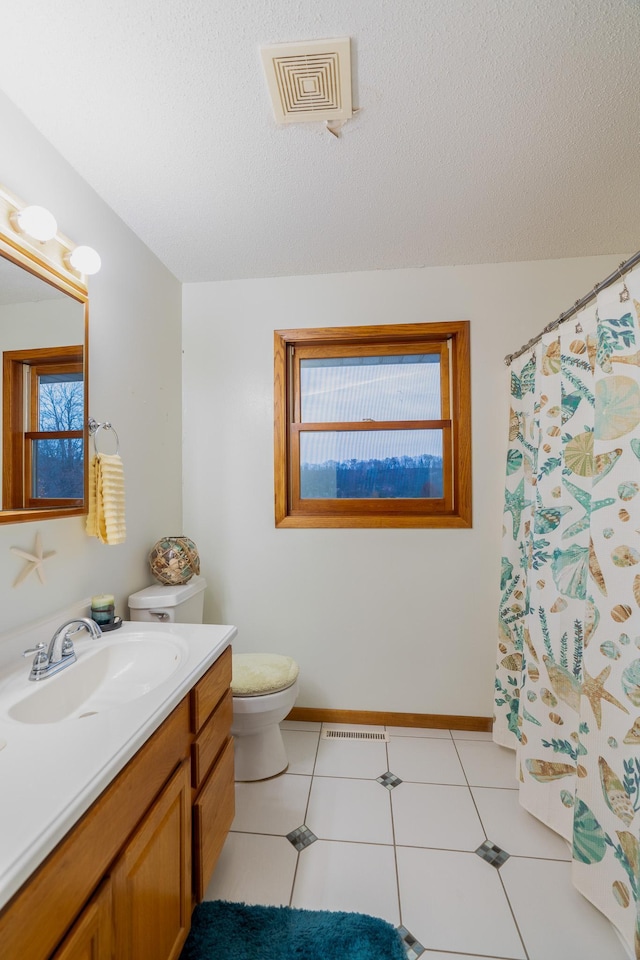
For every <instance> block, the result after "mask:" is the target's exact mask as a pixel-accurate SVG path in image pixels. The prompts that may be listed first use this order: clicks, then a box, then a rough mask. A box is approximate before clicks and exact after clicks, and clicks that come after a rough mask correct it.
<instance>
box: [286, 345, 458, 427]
mask: <svg viewBox="0 0 640 960" xmlns="http://www.w3.org/2000/svg"><path fill="white" fill-rule="evenodd" d="M300 400H301V409H302V421H303V423H345V422H348V421H351V422H353V421H356V420H440V419H441V413H440V410H441V407H440V354H439V353H426V354H409V355H407V356H384V357H337V358H333V357H332V358H326V359H321V360H301V361H300Z"/></svg>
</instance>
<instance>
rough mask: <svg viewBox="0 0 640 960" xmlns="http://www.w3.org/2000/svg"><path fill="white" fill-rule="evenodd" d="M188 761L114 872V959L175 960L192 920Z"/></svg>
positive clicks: (164, 791)
mask: <svg viewBox="0 0 640 960" xmlns="http://www.w3.org/2000/svg"><path fill="white" fill-rule="evenodd" d="M190 779H191V776H190V764H189V761H188V760H186V761H185V762H184V763H183V764H182V765H181V766H180V767H179V768H178V769H177V770H176V772H175V774H174V775H173V777H172V778H171V780H169V782H168V784H167V785H166V787H165V788H164V790H163V791H162V793H161V794H160V795H159V797H158V799H157V800H156V801H155V803H154V804H153V806H152V807H151V809H150V810H149V812H148V813H147V815H146V816H145V818H144V820H143V821H142V823H141V824H140V826H139V827H138V830H137V831H136V833H134V835H133V837H132V838H131V840H130V841H129V843H128V844H127V846H126V847H125V849H124V851H123V853H122V856H121V857H120V859H119V860H118V861H117V863H116V865H115V867H114V869H113V872H112V880H113V913H114V927H115V956H116V957H117V958H118V960H174V958H176V957H178V956H179V954H180V950H181V948H182V945H183V944H184V941H185V939H186V937H187V933H188V932H189V925H190V922H191V786H190Z"/></svg>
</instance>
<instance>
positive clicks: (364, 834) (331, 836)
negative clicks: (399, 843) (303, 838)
mask: <svg viewBox="0 0 640 960" xmlns="http://www.w3.org/2000/svg"><path fill="white" fill-rule="evenodd" d="M306 824H307V826H308V827H309V829H310V830H312V831H313V833H315V835H316V837H319V838H320V839H322V840H354V841H358V842H360V843H393V831H392V829H391V804H390V802H389V791H388V790H386V789H385V788H384V787H383V786H381V785H380V784H379V783H376V781H375V780H348V779H346V778H342V779H339V778H333V777H314V778H313V786H312V788H311V797H310V798H309V811H308V813H307V819H306Z"/></svg>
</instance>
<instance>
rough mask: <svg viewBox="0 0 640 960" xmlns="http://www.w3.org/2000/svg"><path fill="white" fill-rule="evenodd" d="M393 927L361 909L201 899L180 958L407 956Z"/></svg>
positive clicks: (399, 959)
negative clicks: (297, 907)
mask: <svg viewBox="0 0 640 960" xmlns="http://www.w3.org/2000/svg"><path fill="white" fill-rule="evenodd" d="M406 956H407V955H406V953H405V950H404V947H403V945H402V941H401V939H400V936H399V934H398V932H397V931H396V929H395V927H392V926H391V924H390V923H387V922H386V921H385V920H380V919H379V918H378V917H367V916H365V915H364V914H363V913H334V912H330V911H328V910H295V909H293V908H292V907H250V906H247V905H246V904H244V903H228V902H226V901H224V900H208V901H204V902H203V903H200V904H198V906H197V907H196V908H195V910H194V912H193V917H192V920H191V932H190V933H189V936H188V937H187V942H186V943H185V945H184V949H183V951H182V953H181V954H180V960H406Z"/></svg>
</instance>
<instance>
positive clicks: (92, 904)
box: [52, 880, 111, 960]
mask: <svg viewBox="0 0 640 960" xmlns="http://www.w3.org/2000/svg"><path fill="white" fill-rule="evenodd" d="M52 960H111V881H110V880H106V881H105V882H104V883H103V884H102V886H101V887H100V889H99V890H98V892H97V893H96V894H95V896H94V897H92V899H91V900H90V901H89V903H88V904H87V906H86V907H85V908H84V910H83V911H82V913H81V914H80V916H79V917H78V919H77V920H76V922H75V923H74V925H73V927H72V928H71V930H70V932H69V933H68V934H67V936H66V937H65V938H64V940H63V942H62V944H61V945H60V946H59V947H58V949H57V950H56V952H55V953H54V955H53V957H52Z"/></svg>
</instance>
